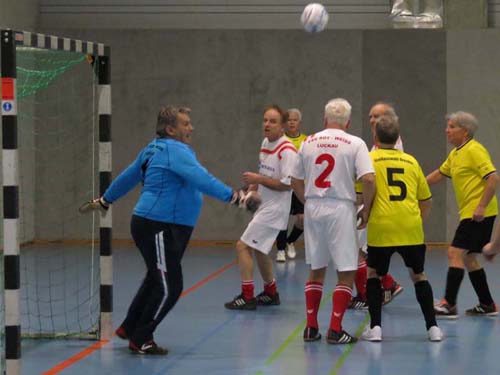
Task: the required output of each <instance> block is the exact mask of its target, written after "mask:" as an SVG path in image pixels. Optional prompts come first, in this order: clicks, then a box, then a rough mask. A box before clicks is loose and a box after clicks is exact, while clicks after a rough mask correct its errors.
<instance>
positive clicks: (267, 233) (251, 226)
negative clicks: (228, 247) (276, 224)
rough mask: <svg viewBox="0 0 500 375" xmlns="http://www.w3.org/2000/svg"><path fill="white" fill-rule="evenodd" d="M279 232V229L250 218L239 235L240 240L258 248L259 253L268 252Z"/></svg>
mask: <svg viewBox="0 0 500 375" xmlns="http://www.w3.org/2000/svg"><path fill="white" fill-rule="evenodd" d="M279 232H280V230H279V229H275V228H271V227H268V226H267V225H263V224H259V223H256V222H255V220H252V221H251V222H250V223H248V226H247V229H245V231H244V232H243V234H242V235H241V238H240V241H242V242H243V243H244V244H246V245H248V246H250V247H251V248H253V249H255V250H259V251H260V252H261V253H264V254H269V252H270V251H271V250H272V248H273V244H274V241H276V237H277V236H278V233H279Z"/></svg>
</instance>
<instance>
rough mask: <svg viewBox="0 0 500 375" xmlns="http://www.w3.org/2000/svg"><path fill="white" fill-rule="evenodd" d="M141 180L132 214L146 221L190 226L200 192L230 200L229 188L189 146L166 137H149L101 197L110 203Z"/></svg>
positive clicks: (200, 200)
mask: <svg viewBox="0 0 500 375" xmlns="http://www.w3.org/2000/svg"><path fill="white" fill-rule="evenodd" d="M139 182H142V185H143V187H142V191H141V196H140V197H139V200H138V202H137V204H136V205H135V208H134V214H135V215H137V216H141V217H144V218H146V219H150V220H156V221H161V222H165V223H173V224H182V225H188V226H192V227H194V225H195V224H196V221H197V220H198V217H199V216H200V212H201V206H202V203H203V196H202V193H204V194H207V195H210V196H212V197H214V198H217V199H220V200H222V201H226V202H228V201H230V200H231V197H232V191H233V190H232V189H231V188H230V187H229V186H227V185H225V184H223V183H222V182H221V181H219V180H218V179H217V178H215V177H214V176H212V175H211V174H210V173H209V172H208V171H207V170H206V169H205V167H203V166H202V165H201V164H200V163H199V162H198V160H197V159H196V154H195V153H194V151H193V149H192V148H191V147H190V146H189V145H187V144H185V143H182V142H179V141H176V140H174V139H169V138H157V139H155V140H153V141H152V142H151V143H150V144H149V145H148V146H146V147H145V148H144V149H142V151H141V152H140V153H139V155H138V156H137V158H136V159H135V161H134V162H133V163H132V164H130V165H129V166H128V167H127V168H126V169H125V170H124V171H123V172H122V173H121V174H120V175H119V176H118V177H117V178H116V179H115V180H114V181H113V182H112V184H111V185H110V186H109V188H108V189H107V190H106V192H105V193H104V199H105V200H106V201H107V202H110V203H113V202H114V201H116V200H117V199H119V198H121V197H122V196H124V195H125V194H127V193H128V192H129V191H130V190H132V189H133V188H134V187H135V186H136V185H137V184H138V183H139Z"/></svg>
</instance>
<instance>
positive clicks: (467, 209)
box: [439, 139, 498, 220]
mask: <svg viewBox="0 0 500 375" xmlns="http://www.w3.org/2000/svg"><path fill="white" fill-rule="evenodd" d="M439 171H440V172H441V174H443V175H445V176H447V177H450V178H451V180H452V182H453V188H454V190H455V198H456V200H457V206H458V212H459V215H460V220H463V219H471V218H472V216H473V214H474V210H475V209H476V207H477V205H478V204H479V201H480V200H481V197H482V196H483V193H484V189H485V186H486V179H485V177H487V176H488V175H490V174H492V173H494V172H496V168H495V166H494V165H493V163H492V161H491V158H490V154H489V153H488V151H487V150H486V149H485V148H484V146H483V145H482V144H481V143H479V142H477V141H476V140H474V139H471V140H470V141H468V142H467V143H465V144H464V145H462V146H460V147H455V148H454V149H453V150H451V152H450V154H449V155H448V158H447V159H446V160H445V162H444V163H443V164H442V165H441V167H439ZM497 214H498V204H497V198H496V197H495V196H493V199H492V200H491V201H490V203H489V204H488V206H487V207H486V211H485V216H486V217H488V216H494V215H497Z"/></svg>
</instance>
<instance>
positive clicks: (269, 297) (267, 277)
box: [255, 250, 280, 306]
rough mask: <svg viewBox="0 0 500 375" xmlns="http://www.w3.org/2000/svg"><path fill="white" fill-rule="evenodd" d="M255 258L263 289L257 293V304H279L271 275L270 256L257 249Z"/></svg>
mask: <svg viewBox="0 0 500 375" xmlns="http://www.w3.org/2000/svg"><path fill="white" fill-rule="evenodd" d="M255 259H256V261H257V266H258V267H259V271H260V275H261V276H262V281H263V282H264V290H263V291H262V292H261V293H260V294H259V295H257V297H256V299H257V304H258V305H262V306H270V305H279V304H280V295H279V293H278V286H277V283H276V279H275V278H274V275H273V262H272V260H271V257H270V256H269V255H268V254H266V253H264V252H262V251H259V250H255Z"/></svg>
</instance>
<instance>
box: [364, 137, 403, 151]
mask: <svg viewBox="0 0 500 375" xmlns="http://www.w3.org/2000/svg"><path fill="white" fill-rule="evenodd" d="M394 149H396V150H399V151H401V152H404V149H403V140H402V139H401V136H399V137H398V140H397V141H396V144H395V145H394ZM374 150H378V145H377V144H374V145H373V146H372V149H371V150H370V151H374Z"/></svg>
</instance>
